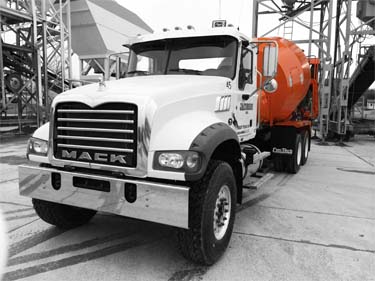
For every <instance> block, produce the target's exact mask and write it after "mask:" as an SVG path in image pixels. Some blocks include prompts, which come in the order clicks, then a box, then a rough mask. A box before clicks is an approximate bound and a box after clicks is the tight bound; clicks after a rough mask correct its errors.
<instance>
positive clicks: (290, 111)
mask: <svg viewBox="0 0 375 281" xmlns="http://www.w3.org/2000/svg"><path fill="white" fill-rule="evenodd" d="M259 40H273V41H276V42H277V44H278V48H279V58H278V66H277V75H276V77H275V80H276V81H277V84H278V87H277V90H276V91H275V92H273V93H267V92H265V91H261V98H260V122H261V123H263V124H269V125H271V126H272V125H273V124H275V123H277V122H282V121H287V120H290V119H291V118H292V117H293V115H294V113H295V111H296V109H297V108H298V105H299V104H300V103H301V101H302V100H303V99H304V98H305V96H306V95H307V93H308V91H309V88H310V84H311V70H310V64H309V62H308V59H307V57H306V56H305V54H304V52H303V51H302V49H300V48H299V47H298V46H297V45H296V44H295V43H293V42H291V41H289V40H286V39H284V38H280V37H272V38H259ZM263 48H264V44H261V45H260V48H259V55H258V70H259V71H260V72H262V62H263ZM258 82H259V81H258Z"/></svg>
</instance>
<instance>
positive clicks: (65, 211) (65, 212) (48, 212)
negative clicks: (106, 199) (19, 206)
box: [32, 198, 96, 229]
mask: <svg viewBox="0 0 375 281" xmlns="http://www.w3.org/2000/svg"><path fill="white" fill-rule="evenodd" d="M32 202H33V205H34V209H35V211H36V213H37V214H38V216H39V217H40V218H41V219H42V220H43V221H45V222H47V223H49V224H52V225H55V226H57V227H58V228H62V229H70V228H74V227H77V226H80V225H83V224H85V223H87V222H89V221H90V220H91V218H92V217H93V216H94V215H95V214H96V211H94V210H89V209H83V208H79V207H73V206H68V205H63V204H58V203H54V202H49V201H44V200H40V199H35V198H33V199H32Z"/></svg>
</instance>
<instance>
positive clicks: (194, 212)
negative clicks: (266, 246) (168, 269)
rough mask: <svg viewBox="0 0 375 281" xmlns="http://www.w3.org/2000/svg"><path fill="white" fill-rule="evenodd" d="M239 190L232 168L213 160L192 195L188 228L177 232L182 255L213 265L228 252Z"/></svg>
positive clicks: (191, 192)
mask: <svg viewBox="0 0 375 281" xmlns="http://www.w3.org/2000/svg"><path fill="white" fill-rule="evenodd" d="M236 197H237V188H236V183H235V178H234V174H233V170H232V168H231V166H230V165H229V164H228V163H226V162H223V161H218V160H213V161H210V163H209V165H208V167H207V171H206V173H205V175H204V177H203V178H202V179H201V180H199V181H198V182H197V183H195V184H194V185H193V186H192V187H191V189H190V194H189V229H178V230H177V239H178V243H179V248H180V251H181V253H182V255H183V256H184V257H185V258H187V259H189V260H191V261H193V262H195V263H199V264H202V265H212V264H213V263H215V262H216V261H217V260H218V259H219V258H220V257H221V255H222V254H223V253H224V251H225V250H226V248H227V246H228V244H229V241H230V237H231V235H232V231H233V224H234V219H235V211H236V202H237V199H236Z"/></svg>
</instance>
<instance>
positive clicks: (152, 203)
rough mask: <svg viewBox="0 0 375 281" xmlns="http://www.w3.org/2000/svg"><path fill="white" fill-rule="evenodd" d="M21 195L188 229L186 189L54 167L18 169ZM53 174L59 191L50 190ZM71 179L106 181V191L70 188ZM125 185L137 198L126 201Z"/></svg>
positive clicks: (187, 192)
mask: <svg viewBox="0 0 375 281" xmlns="http://www.w3.org/2000/svg"><path fill="white" fill-rule="evenodd" d="M18 171H19V188H20V194H21V195H23V196H28V197H31V198H37V199H42V200H46V201H51V202H56V203H61V204H66V205H72V206H77V207H82V208H87V209H93V210H98V211H104V212H109V213H113V214H117V215H121V216H126V217H131V218H136V219H141V220H147V221H152V222H157V223H162V224H167V225H172V226H177V227H181V228H188V210H189V188H188V187H186V186H177V185H171V184H162V183H156V182H149V181H138V180H122V179H117V178H112V177H107V176H96V175H91V174H84V173H76V172H65V171H60V170H57V169H53V168H41V167H33V166H26V165H23V166H19V170H18ZM52 173H59V174H60V175H61V188H60V189H59V190H55V189H54V188H53V187H52V176H51V175H52ZM74 177H81V178H82V177H84V178H87V179H94V180H101V181H108V182H109V184H110V190H109V192H104V191H97V190H91V189H86V188H81V187H75V186H73V178H74ZM125 183H132V184H136V186H137V199H136V201H135V202H133V203H129V202H128V201H127V200H126V199H125V195H124V186H125Z"/></svg>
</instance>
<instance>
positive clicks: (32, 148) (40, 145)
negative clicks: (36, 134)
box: [27, 137, 48, 156]
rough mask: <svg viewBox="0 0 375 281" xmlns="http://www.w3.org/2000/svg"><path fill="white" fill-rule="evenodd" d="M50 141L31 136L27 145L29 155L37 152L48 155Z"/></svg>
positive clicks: (37, 153)
mask: <svg viewBox="0 0 375 281" xmlns="http://www.w3.org/2000/svg"><path fill="white" fill-rule="evenodd" d="M47 152H48V142H47V141H45V140H41V139H37V138H33V137H31V138H30V139H29V143H28V145H27V155H29V154H36V155H41V156H47Z"/></svg>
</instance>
